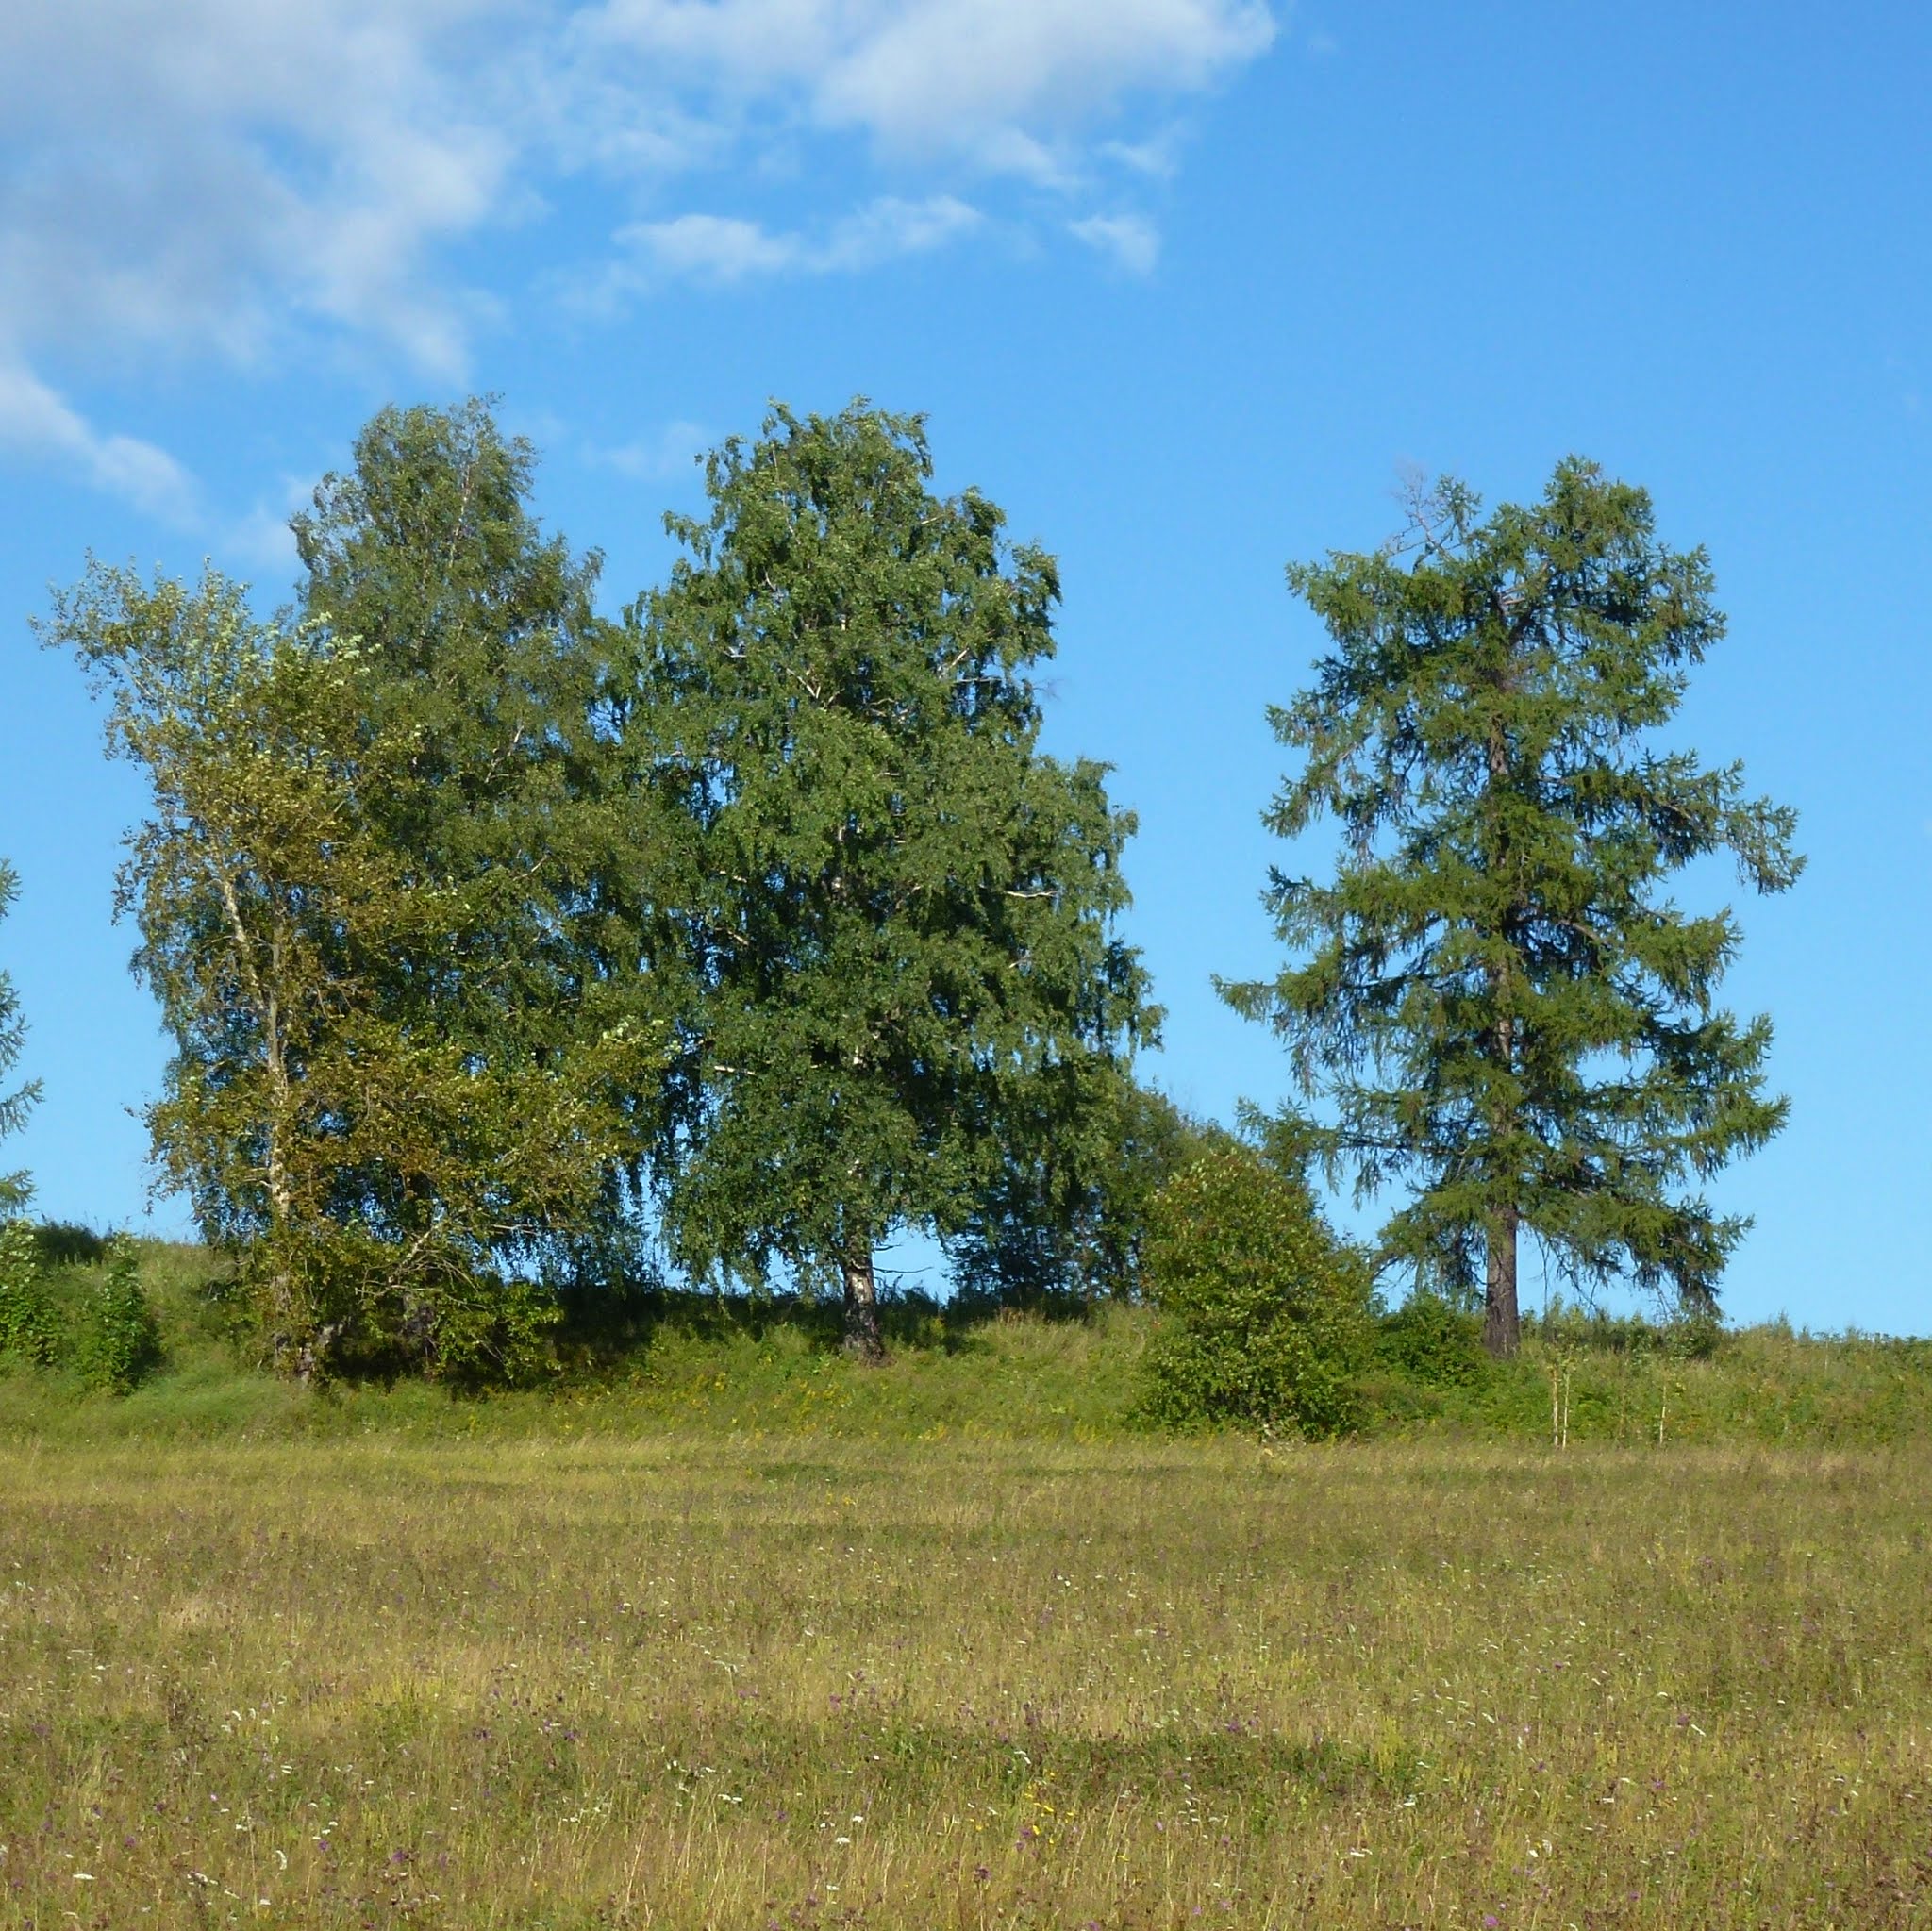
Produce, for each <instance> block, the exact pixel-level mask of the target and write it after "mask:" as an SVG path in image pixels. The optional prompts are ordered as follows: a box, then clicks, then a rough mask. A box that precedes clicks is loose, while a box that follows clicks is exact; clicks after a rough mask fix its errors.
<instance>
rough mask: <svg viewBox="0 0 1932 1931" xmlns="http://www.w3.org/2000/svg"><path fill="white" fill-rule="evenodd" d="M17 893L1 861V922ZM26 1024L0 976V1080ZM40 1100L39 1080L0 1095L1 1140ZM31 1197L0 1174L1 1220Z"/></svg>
mask: <svg viewBox="0 0 1932 1931" xmlns="http://www.w3.org/2000/svg"><path fill="white" fill-rule="evenodd" d="M19 890H20V880H19V877H18V875H17V874H16V873H15V872H14V870H13V867H12V866H11V865H9V864H8V863H7V862H6V861H5V860H4V859H0V919H4V918H5V917H6V916H7V911H8V907H9V906H11V905H12V903H13V900H14V896H15V894H16V893H17V892H18V891H19ZM25 1038H26V1023H25V1020H23V1019H22V1017H21V1013H20V995H19V994H18V993H17V992H15V991H14V990H13V981H12V980H11V979H10V978H9V977H8V975H7V974H5V973H0V1076H4V1075H5V1074H8V1073H11V1072H12V1071H13V1069H14V1067H15V1066H16V1065H17V1064H18V1063H19V1060H20V1054H21V1048H22V1046H23V1044H24V1043H25ZM40 1096H41V1083H40V1081H39V1080H29V1081H28V1082H27V1084H26V1085H25V1086H22V1087H17V1088H15V1089H14V1090H13V1091H12V1092H10V1093H4V1092H0V1139H4V1138H5V1137H6V1136H7V1135H8V1134H9V1133H17V1132H19V1131H20V1128H21V1125H22V1123H23V1122H24V1121H25V1118H26V1115H27V1110H28V1108H29V1107H32V1105H33V1103H34V1102H35V1101H36V1100H37V1099H39V1098H40ZM32 1197H33V1183H32V1182H31V1181H30V1180H29V1179H28V1178H27V1176H26V1175H25V1174H24V1173H16V1174H0V1220H4V1219H6V1218H7V1217H8V1216H9V1215H12V1214H17V1213H18V1212H20V1210H21V1209H22V1208H23V1207H25V1205H26V1204H27V1202H28V1201H29V1200H30V1199H31V1198H32Z"/></svg>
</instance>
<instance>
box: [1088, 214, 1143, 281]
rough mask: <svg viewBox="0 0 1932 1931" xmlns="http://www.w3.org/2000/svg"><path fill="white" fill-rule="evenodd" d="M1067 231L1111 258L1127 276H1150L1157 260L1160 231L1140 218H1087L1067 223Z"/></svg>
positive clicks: (1121, 216) (1100, 215)
mask: <svg viewBox="0 0 1932 1931" xmlns="http://www.w3.org/2000/svg"><path fill="white" fill-rule="evenodd" d="M1067 232H1068V233H1069V234H1070V235H1072V236H1073V237H1074V239H1075V240H1076V241H1084V242H1086V244H1087V245H1088V247H1090V248H1094V249H1098V250H1099V252H1100V253H1101V254H1103V255H1108V256H1111V257H1112V258H1113V260H1114V262H1115V263H1116V265H1117V266H1119V267H1121V268H1123V269H1124V270H1125V271H1126V272H1127V273H1128V274H1129V275H1151V274H1153V272H1154V264H1155V263H1156V262H1157V261H1158V260H1159V259H1160V231H1159V229H1158V228H1157V227H1156V226H1155V225H1154V224H1153V223H1152V222H1150V221H1147V220H1146V219H1144V218H1143V217H1142V216H1141V215H1137V214H1111V215H1108V214H1096V215H1090V216H1088V218H1087V219H1086V220H1085V221H1078V222H1069V223H1068V224H1067Z"/></svg>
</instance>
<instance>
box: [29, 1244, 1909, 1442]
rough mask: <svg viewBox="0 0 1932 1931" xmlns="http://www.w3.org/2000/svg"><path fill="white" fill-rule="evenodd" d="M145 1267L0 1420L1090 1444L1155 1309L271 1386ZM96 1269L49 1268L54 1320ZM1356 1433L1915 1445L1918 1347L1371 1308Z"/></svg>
mask: <svg viewBox="0 0 1932 1931" xmlns="http://www.w3.org/2000/svg"><path fill="white" fill-rule="evenodd" d="M98 1278H99V1274H98V1268H97V1266H96V1265H93V1264H90V1263H89V1262H88V1261H87V1260H86V1259H85V1258H78V1259H71V1260H69V1261H68V1262H67V1263H66V1264H64V1265H61V1266H59V1267H58V1268H57V1269H56V1270H55V1272H54V1273H53V1275H52V1279H51V1286H52V1291H53V1295H54V1298H55V1300H56V1303H57V1305H58V1307H60V1308H62V1309H63V1310H66V1311H67V1312H68V1313H69V1314H71V1312H72V1310H73V1309H74V1308H75V1307H77V1306H78V1304H79V1303H80V1302H82V1301H83V1300H84V1298H85V1297H86V1295H87V1294H88V1293H90V1292H91V1291H92V1290H93V1288H94V1286H95V1284H96V1283H97V1281H98ZM142 1280H143V1283H144V1285H145V1286H146V1288H147V1290H148V1292H149V1295H150V1297H151V1299H152V1301H153V1303H154V1305H155V1307H156V1309H157V1312H158V1315H159V1318H160V1323H161V1330H162V1339H163V1348H164V1358H163V1362H162V1366H161V1368H160V1370H159V1372H158V1373H156V1374H154V1375H153V1376H152V1377H151V1378H149V1379H148V1380H147V1381H146V1382H145V1383H144V1384H143V1385H142V1387H141V1388H140V1389H139V1390H136V1391H135V1392H134V1393H133V1394H131V1395H128V1396H125V1397H122V1398H114V1397H109V1396H95V1395H89V1394H88V1393H87V1392H86V1391H85V1390H83V1389H82V1387H81V1386H80V1383H79V1380H78V1378H77V1376H76V1375H75V1373H73V1372H72V1370H71V1369H62V1368H61V1367H60V1366H58V1364H57V1365H56V1366H55V1367H54V1368H52V1369H47V1370H36V1371H26V1370H23V1369H21V1368H20V1367H18V1366H17V1365H16V1366H14V1367H13V1368H12V1369H11V1370H10V1371H9V1370H8V1369H6V1368H0V1433H4V1434H11V1435H15V1436H19V1435H45V1436H53V1437H74V1438H75V1439H93V1438H102V1439H107V1438H112V1437H116V1436H168V1435H185V1436H191V1437H192V1436H203V1437H222V1436H230V1435H248V1436H254V1437H271V1436H272V1437H282V1436H307V1435H320V1436H329V1435H336V1434H341V1433H344V1432H348V1433H356V1432H359V1431H362V1430H366V1429H376V1430H383V1431H387V1430H400V1431H405V1432H419V1433H427V1434H432V1435H435V1434H451V1435H458V1436H461V1435H469V1434H474V1433H478V1432H484V1433H491V1434H511V1435H516V1434H530V1433H545V1432H551V1431H555V1430H558V1429H561V1430H564V1431H566V1432H574V1433H575V1432H591V1433H601V1432H616V1433H621V1434H635V1433H639V1432H646V1431H661V1430H665V1429H675V1430H677V1431H680V1432H682V1431H689V1430H698V1431H707V1432H721V1433H724V1434H732V1435H745V1436H758V1435H760V1434H785V1435H792V1434H805V1435H813V1436H828V1437H845V1436H873V1435H884V1436H891V1437H896V1438H901V1439H907V1440H945V1439H948V1438H965V1439H969V1440H976V1439H986V1440H1007V1439H1031V1440H1072V1441H1098V1440H1114V1439H1123V1438H1130V1437H1133V1436H1135V1435H1138V1434H1141V1433H1144V1432H1145V1431H1144V1429H1143V1428H1142V1427H1141V1423H1140V1422H1139V1421H1138V1419H1137V1416H1136V1404H1137V1398H1138V1395H1139V1391H1140V1360H1141V1352H1142V1350H1143V1348H1144V1346H1145V1344H1146V1339H1147V1335H1148V1333H1149V1328H1150V1323H1151V1320H1152V1317H1151V1316H1150V1315H1149V1314H1148V1313H1147V1312H1146V1310H1144V1309H1141V1308H1133V1307H1108V1308H1103V1309H1100V1310H1098V1311H1097V1312H1094V1313H1092V1314H1091V1315H1081V1314H1078V1313H1077V1312H1076V1311H1074V1310H1066V1311H1064V1312H1063V1313H1061V1314H1059V1315H1049V1314H1041V1313H1031V1314H1022V1313H1016V1312H1013V1311H1011V1310H1003V1311H999V1312H992V1311H986V1310H982V1311H979V1312H977V1313H975V1312H973V1311H971V1310H966V1309H956V1308H947V1307H938V1306H935V1305H934V1304H932V1303H930V1302H926V1301H923V1300H916V1299H914V1300H902V1301H899V1302H897V1303H895V1304H894V1305H892V1306H891V1307H890V1308H889V1309H888V1315H887V1319H888V1327H889V1335H890V1340H891V1361H890V1362H889V1364H888V1365H887V1366H886V1367H885V1368H883V1369H867V1368H863V1367H860V1366H858V1365H856V1364H855V1363H853V1362H851V1361H849V1360H847V1359H846V1358H845V1357H844V1356H843V1355H842V1354H841V1351H840V1349H839V1346H838V1334H839V1326H838V1322H837V1319H836V1316H835V1313H834V1311H833V1310H828V1309H824V1308H814V1307H804V1306H800V1305H798V1304H796V1303H786V1302H780V1303H776V1304H773V1303H765V1304H762V1305H754V1304H751V1303H747V1302H742V1301H732V1300H723V1299H716V1298H712V1297H708V1296H703V1295H689V1294H685V1295H678V1294H656V1295H641V1296H638V1297H636V1298H635V1299H633V1300H630V1301H628V1302H624V1303H611V1302H601V1303H598V1304H595V1305H592V1306H591V1307H583V1308H579V1309H577V1310H575V1314H574V1317H573V1319H572V1320H571V1321H570V1322H569V1323H567V1324H566V1326H565V1328H564V1329H563V1331H562V1335H561V1341H560V1347H559V1357H560V1359H559V1365H558V1371H557V1373H556V1374H555V1375H554V1377H553V1378H552V1380H551V1381H550V1382H549V1383H548V1384H547V1385H546V1386H545V1387H543V1388H541V1389H537V1390H524V1391H518V1392H490V1393H485V1394H463V1393H460V1392H458V1393H452V1391H450V1390H444V1389H441V1388H438V1387H434V1386H430V1385H425V1384H422V1383H417V1382H403V1383H398V1384H396V1385H394V1386H391V1387H383V1386H380V1385H360V1386H355V1385H346V1386H345V1385H338V1386H335V1387H332V1388H330V1389H328V1390H325V1391H323V1392H321V1393H314V1392H311V1391H308V1390H302V1389H298V1388H294V1387H291V1386H290V1385H288V1384H287V1383H285V1382H282V1381H279V1380H277V1379H276V1378H275V1377H274V1376H273V1375H271V1374H269V1373H266V1372H264V1371H263V1370H262V1369H261V1368H260V1366H259V1365H258V1364H255V1363H253V1362H252V1360H251V1349H250V1342H249V1330H248V1323H247V1321H246V1318H245V1314H244V1312H243V1310H242V1309H241V1308H240V1307H238V1306H237V1305H236V1303H235V1302H234V1300H233V1299H232V1297H231V1296H229V1295H228V1294H227V1293H226V1291H225V1285H224V1275H223V1273H222V1272H221V1270H220V1269H219V1268H218V1267H217V1266H216V1265H214V1264H213V1263H212V1262H211V1261H210V1259H209V1258H208V1256H207V1255H206V1254H205V1253H203V1251H202V1250H200V1249H198V1248H194V1247H189V1246H168V1245H164V1244H161V1243H145V1244H144V1245H143V1247H142ZM1363 1388H1364V1393H1365V1396H1366V1402H1367V1414H1368V1425H1367V1430H1366V1432H1367V1433H1368V1434H1369V1435H1370V1436H1371V1437H1377V1438H1383V1439H1391V1438H1392V1439H1426V1438H1431V1437H1446V1438H1453V1439H1469V1440H1494V1439H1515V1440H1524V1441H1541V1442H1545V1443H1547V1442H1550V1441H1551V1440H1553V1437H1557V1438H1562V1439H1564V1440H1567V1441H1568V1442H1569V1443H1571V1444H1573V1445H1578V1446H1580V1445H1582V1444H1584V1443H1586V1442H1618V1443H1623V1444H1625V1445H1627V1446H1630V1447H1632V1448H1639V1447H1645V1446H1648V1447H1651V1448H1655V1447H1657V1446H1658V1445H1662V1446H1664V1447H1666V1448H1668V1447H1669V1446H1671V1445H1673V1444H1677V1443H1710V1442H1720V1441H1728V1442H1740V1443H1761V1444H1776V1443H1784V1444H1790V1445H1798V1446H1805V1445H1818V1446H1827V1445H1838V1446H1857V1445H1865V1446H1879V1445H1886V1444H1895V1443H1902V1442H1907V1441H1932V1341H1924V1340H1888V1339H1884V1338H1880V1337H1867V1336H1858V1335H1842V1336H1815V1335H1807V1334H1799V1333H1794V1332H1792V1331H1791V1330H1790V1328H1788V1327H1786V1326H1783V1325H1781V1324H1779V1325H1771V1326H1760V1327H1752V1328H1745V1329H1741V1330H1736V1331H1719V1330H1716V1329H1703V1330H1698V1329H1679V1328H1672V1327H1658V1326H1656V1325H1652V1324H1649V1323H1643V1322H1641V1321H1635V1320H1614V1321H1613V1320H1607V1319H1591V1318H1588V1317H1584V1316H1580V1315H1577V1314H1575V1313H1574V1312H1566V1313H1559V1314H1558V1315H1557V1316H1556V1317H1555V1318H1553V1319H1551V1320H1549V1321H1547V1322H1541V1323H1537V1322H1533V1323H1531V1324H1530V1333H1529V1338H1528V1340H1527V1342H1526V1344H1525V1346H1524V1352H1523V1355H1522V1357H1521V1358H1520V1359H1518V1360H1517V1361H1514V1362H1511V1363H1508V1364H1507V1365H1504V1366H1500V1367H1499V1366H1495V1365H1493V1364H1491V1363H1488V1362H1487V1361H1485V1360H1484V1359H1483V1358H1482V1357H1481V1356H1480V1353H1479V1351H1478V1350H1476V1349H1475V1347H1474V1340H1473V1337H1472V1335H1471V1333H1470V1332H1469V1330H1468V1329H1467V1327H1464V1328H1462V1329H1460V1330H1458V1331H1457V1333H1455V1334H1453V1335H1449V1336H1447V1337H1446V1338H1445V1337H1444V1336H1443V1335H1442V1334H1440V1333H1429V1334H1425V1335H1424V1336H1422V1337H1421V1339H1420V1344H1419V1342H1418V1337H1417V1335H1416V1334H1415V1333H1414V1332H1412V1331H1410V1330H1408V1329H1407V1328H1406V1327H1405V1323H1404V1322H1403V1320H1402V1318H1401V1317H1397V1318H1395V1319H1393V1320H1391V1321H1389V1322H1387V1323H1384V1329H1383V1333H1382V1337H1381V1340H1380V1343H1379V1352H1378V1356H1377V1358H1376V1359H1375V1361H1374V1363H1373V1364H1372V1366H1371V1368H1370V1370H1369V1371H1368V1373H1366V1374H1365V1376H1364V1379H1363Z"/></svg>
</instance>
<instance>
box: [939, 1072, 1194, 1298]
mask: <svg viewBox="0 0 1932 1931" xmlns="http://www.w3.org/2000/svg"><path fill="white" fill-rule="evenodd" d="M1095 1110H1096V1118H1095V1120H1094V1122H1093V1125H1094V1127H1095V1129H1096V1130H1095V1131H1094V1132H1092V1133H1091V1134H1090V1135H1088V1136H1087V1137H1086V1138H1085V1140H1084V1141H1083V1142H1082V1143H1079V1144H1073V1143H1070V1140H1069V1137H1068V1136H1066V1135H1062V1134H1055V1133H1052V1132H1051V1131H1048V1132H1046V1133H1044V1134H1042V1135H1041V1136H1039V1137H1037V1138H1023V1137H1022V1136H1021V1135H1019V1134H1018V1133H1015V1132H1012V1131H1009V1132H1008V1135H1007V1136H1006V1140H1005V1144H1004V1147H1003V1152H1004V1156H1005V1157H1004V1159H1003V1161H1002V1164H1001V1166H1000V1169H999V1172H998V1174H997V1176H996V1178H995V1180H994V1182H993V1184H992V1186H991V1188H990V1189H988V1190H987V1191H986V1192H985V1193H984V1194H982V1195H981V1196H980V1198H979V1199H978V1200H976V1201H975V1202H974V1205H973V1207H972V1208H971V1210H970V1211H969V1212H968V1213H967V1215H966V1217H965V1219H964V1221H963V1222H962V1224H960V1225H959V1226H958V1229H957V1230H955V1231H954V1232H953V1233H952V1234H951V1235H950V1236H949V1237H948V1239H947V1240H946V1243H945V1245H946V1257H947V1258H948V1259H949V1260H950V1261H951V1262H952V1266H953V1278H954V1281H955V1284H956V1286H957V1289H958V1292H959V1293H960V1294H962V1295H963V1296H965V1297H966V1299H967V1300H968V1301H969V1302H976V1303H980V1304H985V1305H990V1306H996V1307H1053V1306H1056V1305H1060V1304H1066V1305H1072V1306H1079V1305H1084V1304H1087V1303H1090V1302H1092V1301H1094V1300H1098V1299H1103V1298H1105V1299H1112V1300H1132V1299H1136V1298H1138V1297H1139V1296H1140V1295H1141V1292H1142V1290H1143V1284H1144V1274H1145V1247H1146V1240H1147V1224H1148V1211H1149V1208H1150V1207H1151V1206H1152V1204H1153V1201H1154V1197H1155V1195H1156V1194H1158V1192H1159V1190H1160V1189H1161V1188H1162V1187H1163V1186H1165V1185H1166V1184H1167V1182H1168V1181H1169V1180H1170V1179H1172V1178H1173V1177H1174V1174H1177V1173H1179V1172H1180V1171H1181V1170H1182V1169H1183V1168H1184V1167H1186V1166H1188V1165H1189V1164H1190V1163H1191V1161H1193V1160H1194V1159H1195V1158H1197V1157H1199V1156H1200V1155H1201V1154H1203V1153H1204V1152H1206V1151H1208V1149H1209V1148H1211V1147H1214V1146H1217V1145H1220V1144H1223V1143H1224V1142H1225V1140H1226V1139H1227V1136H1226V1134H1225V1133H1224V1131H1223V1129H1221V1128H1220V1127H1218V1126H1213V1125H1210V1124H1206V1123H1204V1122H1202V1121H1198V1120H1194V1119H1191V1118H1190V1117H1189V1115H1188V1114H1186V1113H1184V1112H1183V1111H1182V1110H1181V1108H1180V1107H1177V1106H1175V1105H1174V1102H1173V1101H1172V1100H1171V1099H1169V1098H1168V1097H1167V1095H1166V1094H1165V1093H1162V1092H1158V1091H1157V1090H1154V1089H1153V1088H1151V1087H1146V1086H1142V1085H1141V1083H1140V1082H1139V1081H1137V1080H1135V1079H1133V1078H1131V1077H1130V1076H1128V1075H1127V1074H1125V1073H1123V1074H1121V1075H1120V1076H1119V1078H1117V1079H1116V1080H1115V1081H1114V1082H1113V1083H1112V1086H1111V1090H1110V1094H1109V1098H1108V1104H1107V1105H1106V1106H1105V1107H1104V1108H1096V1109H1095Z"/></svg>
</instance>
